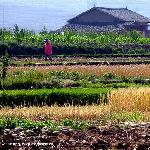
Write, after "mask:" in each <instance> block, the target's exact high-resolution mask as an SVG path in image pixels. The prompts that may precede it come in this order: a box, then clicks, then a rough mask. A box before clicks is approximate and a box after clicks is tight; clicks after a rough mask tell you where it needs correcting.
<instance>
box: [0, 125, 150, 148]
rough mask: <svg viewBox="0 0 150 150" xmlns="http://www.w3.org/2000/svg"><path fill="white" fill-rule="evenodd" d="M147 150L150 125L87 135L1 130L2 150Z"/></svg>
mask: <svg viewBox="0 0 150 150" xmlns="http://www.w3.org/2000/svg"><path fill="white" fill-rule="evenodd" d="M18 149H19V150H28V149H29V150H103V149H110V150H111V149H122V150H123V149H124V150H148V149H150V123H143V124H131V125H127V124H123V125H122V124H119V125H107V126H103V127H101V126H91V127H89V128H88V129H87V130H86V131H75V130H72V129H69V128H62V129H61V130H60V131H52V130H51V129H48V128H34V129H32V130H25V129H21V128H15V129H11V130H10V129H5V130H3V129H1V130H0V150H18Z"/></svg>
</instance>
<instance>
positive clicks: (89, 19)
mask: <svg viewBox="0 0 150 150" xmlns="http://www.w3.org/2000/svg"><path fill="white" fill-rule="evenodd" d="M116 21H117V19H115V18H114V17H113V16H111V15H107V14H105V13H104V12H101V13H100V12H99V11H97V10H93V11H90V12H89V13H86V14H84V15H83V16H80V17H78V18H76V19H74V22H73V23H79V24H80V23H83V24H94V23H96V24H97V23H111V22H116Z"/></svg>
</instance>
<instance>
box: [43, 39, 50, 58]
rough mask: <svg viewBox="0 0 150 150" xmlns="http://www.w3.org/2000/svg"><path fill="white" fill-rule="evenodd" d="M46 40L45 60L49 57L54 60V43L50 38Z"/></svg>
mask: <svg viewBox="0 0 150 150" xmlns="http://www.w3.org/2000/svg"><path fill="white" fill-rule="evenodd" d="M44 42H45V43H44V52H45V61H47V58H48V59H49V60H50V61H52V44H51V43H50V41H49V40H48V39H45V40H44Z"/></svg>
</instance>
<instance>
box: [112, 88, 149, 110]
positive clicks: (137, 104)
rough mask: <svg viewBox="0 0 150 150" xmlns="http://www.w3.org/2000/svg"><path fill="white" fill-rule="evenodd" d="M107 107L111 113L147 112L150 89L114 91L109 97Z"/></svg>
mask: <svg viewBox="0 0 150 150" xmlns="http://www.w3.org/2000/svg"><path fill="white" fill-rule="evenodd" d="M109 105H110V107H111V111H113V112H133V111H138V112H149V111H150V88H138V89H135V88H129V89H119V90H114V91H112V92H111V94H110V96H109Z"/></svg>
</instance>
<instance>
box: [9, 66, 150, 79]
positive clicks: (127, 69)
mask: <svg viewBox="0 0 150 150" xmlns="http://www.w3.org/2000/svg"><path fill="white" fill-rule="evenodd" d="M30 69H32V70H37V71H40V72H43V73H46V72H48V71H54V70H55V71H56V70H57V71H70V72H80V73H83V74H90V75H91V74H92V75H103V74H105V73H106V72H112V73H114V74H116V75H121V76H131V77H138V76H144V77H150V65H124V66H122V65H116V66H106V65H99V66H95V65H92V66H84V65H83V66H79V65H75V66H47V67H40V66H37V67H10V69H9V72H13V71H16V70H23V71H25V70H30Z"/></svg>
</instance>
